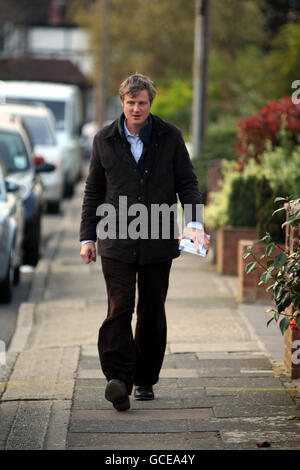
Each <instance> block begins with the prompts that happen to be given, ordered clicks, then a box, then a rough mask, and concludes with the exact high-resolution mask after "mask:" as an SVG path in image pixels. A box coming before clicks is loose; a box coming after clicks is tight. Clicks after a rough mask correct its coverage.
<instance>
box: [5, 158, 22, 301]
mask: <svg viewBox="0 0 300 470" xmlns="http://www.w3.org/2000/svg"><path fill="white" fill-rule="evenodd" d="M5 174H6V171H5V167H4V165H3V163H2V162H1V161H0V302H10V301H11V299H12V294H13V284H18V282H19V276H20V265H21V264H22V244H23V229H24V209H23V204H22V201H21V199H20V198H19V197H17V196H16V195H15V194H13V193H14V192H16V191H18V189H19V187H18V185H16V184H15V183H12V182H5V180H4V175H5Z"/></svg>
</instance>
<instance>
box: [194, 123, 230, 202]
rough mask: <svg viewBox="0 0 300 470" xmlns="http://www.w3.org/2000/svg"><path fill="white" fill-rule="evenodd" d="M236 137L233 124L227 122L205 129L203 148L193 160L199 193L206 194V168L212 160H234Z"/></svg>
mask: <svg viewBox="0 0 300 470" xmlns="http://www.w3.org/2000/svg"><path fill="white" fill-rule="evenodd" d="M236 136H237V127H236V125H235V123H233V122H231V121H228V122H226V121H225V122H222V123H220V124H215V125H211V126H210V127H208V129H207V133H206V140H205V144H204V148H203V150H202V152H201V154H200V156H199V157H198V158H195V159H194V160H193V165H194V168H195V171H196V173H197V177H198V181H199V187H200V189H201V192H202V193H204V194H206V192H207V177H208V166H209V163H210V162H211V161H212V160H222V159H226V160H234V158H235V155H234V145H235V141H236Z"/></svg>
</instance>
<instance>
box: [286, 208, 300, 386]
mask: <svg viewBox="0 0 300 470" xmlns="http://www.w3.org/2000/svg"><path fill="white" fill-rule="evenodd" d="M298 209H300V204H299V205H298V206H296V207H295V210H298ZM299 236H300V225H297V226H296V227H294V228H293V227H291V226H290V225H286V226H285V247H286V250H287V251H288V253H291V252H292V251H294V250H295V248H296V246H297V245H298V244H299ZM292 308H293V307H292V306H290V307H289V308H288V309H287V313H289V314H292ZM294 341H300V331H299V330H292V329H291V328H288V329H287V330H286V332H285V334H284V345H285V350H284V363H285V365H286V367H287V369H288V370H289V372H290V374H291V378H292V379H299V378H300V364H296V363H293V361H292V355H293V353H294V352H295V351H297V348H299V346H296V345H295V343H294V345H295V347H294V348H293V342H294ZM296 355H297V354H296ZM297 356H298V358H300V354H298V355H297Z"/></svg>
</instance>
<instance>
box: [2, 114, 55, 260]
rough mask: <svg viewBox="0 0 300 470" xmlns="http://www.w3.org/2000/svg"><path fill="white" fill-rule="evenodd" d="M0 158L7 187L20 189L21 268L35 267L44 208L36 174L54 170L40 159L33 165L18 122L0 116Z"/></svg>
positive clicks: (38, 253)
mask: <svg viewBox="0 0 300 470" xmlns="http://www.w3.org/2000/svg"><path fill="white" fill-rule="evenodd" d="M0 156H1V157H2V160H3V162H4V165H5V168H6V171H7V177H6V181H8V184H9V183H12V184H17V185H19V186H20V191H19V192H20V197H21V199H22V202H23V207H24V210H25V225H24V234H23V262H22V264H29V265H32V266H35V265H36V264H37V262H38V260H39V256H40V238H41V219H42V214H43V212H44V208H45V201H44V198H43V191H42V183H41V179H40V175H39V173H40V172H42V171H45V172H46V171H53V170H54V168H55V167H54V165H52V164H50V163H45V162H43V161H42V159H41V158H39V159H38V160H37V164H36V163H35V160H34V156H33V151H32V146H31V141H30V136H29V134H28V132H27V130H26V127H24V126H23V124H22V120H21V118H18V117H17V116H13V115H4V114H3V115H1V114H0Z"/></svg>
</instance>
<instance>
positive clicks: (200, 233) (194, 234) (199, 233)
mask: <svg viewBox="0 0 300 470" xmlns="http://www.w3.org/2000/svg"><path fill="white" fill-rule="evenodd" d="M183 238H189V239H190V240H192V241H193V242H194V243H195V247H196V250H197V252H198V253H199V252H200V245H202V244H203V245H204V247H205V248H206V251H207V252H208V250H209V244H210V240H209V238H208V237H207V235H206V233H205V232H204V230H200V229H198V228H187V229H185V231H184V232H183V233H182V235H181V236H180V237H179V238H178V243H180V242H181V240H182V239H183Z"/></svg>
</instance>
